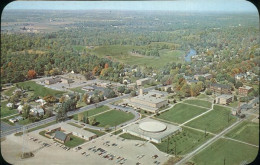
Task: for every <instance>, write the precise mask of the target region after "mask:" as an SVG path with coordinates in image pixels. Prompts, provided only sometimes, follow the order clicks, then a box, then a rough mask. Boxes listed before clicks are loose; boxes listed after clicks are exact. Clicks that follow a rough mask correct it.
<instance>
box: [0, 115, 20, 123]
mask: <svg viewBox="0 0 260 165" xmlns="http://www.w3.org/2000/svg"><path fill="white" fill-rule="evenodd" d="M19 115H20V114H19V113H17V114H15V115H13V116H11V117H6V118H4V119H1V121H2V122H5V123H7V124H9V125H15V124H14V123H11V122H10V121H9V119H11V118H14V117H17V116H19Z"/></svg>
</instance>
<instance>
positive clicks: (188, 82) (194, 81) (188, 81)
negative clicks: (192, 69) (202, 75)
mask: <svg viewBox="0 0 260 165" xmlns="http://www.w3.org/2000/svg"><path fill="white" fill-rule="evenodd" d="M186 82H187V84H189V85H191V84H192V83H194V84H197V82H198V80H186Z"/></svg>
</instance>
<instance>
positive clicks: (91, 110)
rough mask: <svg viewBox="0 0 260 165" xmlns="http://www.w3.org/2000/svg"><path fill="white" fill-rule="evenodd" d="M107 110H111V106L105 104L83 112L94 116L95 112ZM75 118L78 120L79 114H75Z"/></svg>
mask: <svg viewBox="0 0 260 165" xmlns="http://www.w3.org/2000/svg"><path fill="white" fill-rule="evenodd" d="M107 110H109V107H108V106H105V105H103V106H100V107H98V108H94V109H90V110H88V111H85V112H82V113H81V114H84V115H87V114H88V116H93V115H95V114H98V113H101V112H104V111H107ZM73 119H74V120H78V114H76V115H73Z"/></svg>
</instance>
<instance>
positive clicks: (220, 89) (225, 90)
mask: <svg viewBox="0 0 260 165" xmlns="http://www.w3.org/2000/svg"><path fill="white" fill-rule="evenodd" d="M210 90H211V91H212V92H213V93H219V94H231V86H230V85H225V84H218V83H212V84H210Z"/></svg>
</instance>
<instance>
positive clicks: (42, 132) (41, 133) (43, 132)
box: [39, 130, 50, 139]
mask: <svg viewBox="0 0 260 165" xmlns="http://www.w3.org/2000/svg"><path fill="white" fill-rule="evenodd" d="M45 133H46V131H44V130H43V131H41V132H39V134H40V135H42V136H44V137H46V138H48V139H50V138H49V137H48V136H45Z"/></svg>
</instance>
